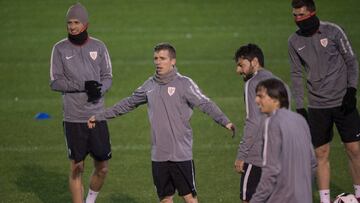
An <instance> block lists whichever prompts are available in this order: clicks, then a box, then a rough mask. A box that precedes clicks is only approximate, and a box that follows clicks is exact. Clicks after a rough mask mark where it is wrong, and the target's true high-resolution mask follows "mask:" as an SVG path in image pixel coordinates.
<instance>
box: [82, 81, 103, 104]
mask: <svg viewBox="0 0 360 203" xmlns="http://www.w3.org/2000/svg"><path fill="white" fill-rule="evenodd" d="M101 86H102V84H101V83H99V82H98V81H95V80H87V81H85V92H86V94H87V95H88V100H87V101H88V102H92V103H96V101H97V100H98V99H100V98H101Z"/></svg>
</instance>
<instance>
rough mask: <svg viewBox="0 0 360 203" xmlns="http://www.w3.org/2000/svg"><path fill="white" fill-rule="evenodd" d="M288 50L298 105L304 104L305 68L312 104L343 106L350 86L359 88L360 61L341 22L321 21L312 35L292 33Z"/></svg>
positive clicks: (322, 106) (315, 105) (327, 106)
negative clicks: (340, 25) (339, 24)
mask: <svg viewBox="0 0 360 203" xmlns="http://www.w3.org/2000/svg"><path fill="white" fill-rule="evenodd" d="M288 51H289V56H290V65H291V81H292V89H293V95H294V98H295V104H296V108H304V88H303V72H305V73H306V80H307V89H308V106H309V107H311V108H332V107H337V106H341V102H342V98H343V97H344V95H345V93H346V88H347V87H354V88H356V89H357V85H358V77H359V64H358V61H357V59H356V56H355V54H354V52H353V50H352V48H351V45H350V42H349V40H348V38H347V36H346V34H345V32H344V31H343V29H341V28H340V27H339V26H338V25H336V24H333V23H329V22H323V21H320V27H319V31H318V32H316V33H315V34H314V35H312V36H311V37H304V36H300V35H298V34H297V33H294V34H292V35H291V36H290V38H289V41H288Z"/></svg>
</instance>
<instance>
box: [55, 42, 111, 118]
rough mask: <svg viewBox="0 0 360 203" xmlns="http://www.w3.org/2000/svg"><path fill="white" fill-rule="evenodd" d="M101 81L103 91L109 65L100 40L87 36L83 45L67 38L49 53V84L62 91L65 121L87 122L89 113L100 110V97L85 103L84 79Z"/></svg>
mask: <svg viewBox="0 0 360 203" xmlns="http://www.w3.org/2000/svg"><path fill="white" fill-rule="evenodd" d="M87 80H96V81H98V82H100V83H101V84H102V87H101V91H102V94H104V93H105V92H106V91H107V90H108V89H109V88H110V86H111V83H112V67H111V61H110V57H109V53H108V51H107V48H106V46H105V44H104V43H103V42H101V41H100V40H98V39H95V38H92V37H89V38H88V40H87V42H86V43H85V44H83V45H82V46H77V45H74V44H72V43H71V42H70V41H69V40H68V39H63V40H61V41H59V42H58V43H56V44H55V45H54V47H53V49H52V52H51V61H50V87H51V89H52V90H54V91H59V92H62V94H63V114H64V121H67V122H77V123H86V122H87V120H88V119H89V118H90V116H92V115H95V114H97V113H100V112H102V110H103V108H104V99H103V97H102V98H101V99H100V100H99V101H98V102H97V103H89V102H87V99H88V96H87V95H86V93H85V81H87Z"/></svg>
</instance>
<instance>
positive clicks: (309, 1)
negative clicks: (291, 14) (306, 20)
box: [291, 0, 316, 12]
mask: <svg viewBox="0 0 360 203" xmlns="http://www.w3.org/2000/svg"><path fill="white" fill-rule="evenodd" d="M291 6H292V7H293V8H301V7H303V6H305V7H306V8H307V10H308V11H310V12H313V11H316V6H315V2H314V1H313V0H292V2H291Z"/></svg>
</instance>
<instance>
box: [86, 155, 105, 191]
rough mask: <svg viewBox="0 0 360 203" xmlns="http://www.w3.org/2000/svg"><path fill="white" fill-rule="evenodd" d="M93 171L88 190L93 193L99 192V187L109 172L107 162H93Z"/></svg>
mask: <svg viewBox="0 0 360 203" xmlns="http://www.w3.org/2000/svg"><path fill="white" fill-rule="evenodd" d="M94 166H95V169H94V171H93V173H92V175H91V177H90V189H91V190H93V191H96V192H98V191H100V189H101V187H102V186H103V184H104V181H105V178H106V175H107V173H108V170H109V163H108V161H95V160H94Z"/></svg>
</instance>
